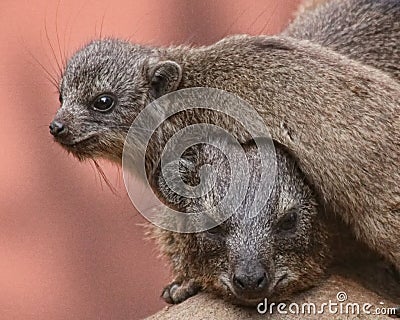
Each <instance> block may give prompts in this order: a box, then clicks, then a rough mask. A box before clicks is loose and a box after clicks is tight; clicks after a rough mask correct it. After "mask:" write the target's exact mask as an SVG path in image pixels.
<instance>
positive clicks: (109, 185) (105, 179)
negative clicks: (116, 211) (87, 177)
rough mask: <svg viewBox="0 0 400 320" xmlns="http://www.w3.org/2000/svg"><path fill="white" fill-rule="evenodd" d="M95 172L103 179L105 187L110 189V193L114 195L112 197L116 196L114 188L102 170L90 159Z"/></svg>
mask: <svg viewBox="0 0 400 320" xmlns="http://www.w3.org/2000/svg"><path fill="white" fill-rule="evenodd" d="M92 161H93V163H94V165H95V167H96V169H97V172H98V173H99V174H100V177H101V178H102V179H103V181H104V182H105V183H106V185H107V187H108V188H109V189H110V191H111V192H112V193H113V194H114V195H118V193H117V190H116V189H115V188H114V186H113V185H112V184H111V182H110V180H108V178H107V176H106V174H105V172H104V171H103V168H102V167H101V166H100V165H99V163H98V162H97V161H96V160H95V159H92Z"/></svg>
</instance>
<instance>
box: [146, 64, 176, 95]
mask: <svg viewBox="0 0 400 320" xmlns="http://www.w3.org/2000/svg"><path fill="white" fill-rule="evenodd" d="M148 78H149V82H150V86H151V89H150V90H151V95H152V96H153V97H154V98H155V99H157V98H159V97H161V96H163V95H164V94H167V93H169V92H172V91H175V90H176V89H177V88H178V86H179V83H180V82H181V79H182V68H181V66H180V65H179V64H177V63H176V62H174V61H169V60H167V61H161V62H158V63H157V64H156V65H155V66H154V67H152V68H151V69H150V70H149V74H148Z"/></svg>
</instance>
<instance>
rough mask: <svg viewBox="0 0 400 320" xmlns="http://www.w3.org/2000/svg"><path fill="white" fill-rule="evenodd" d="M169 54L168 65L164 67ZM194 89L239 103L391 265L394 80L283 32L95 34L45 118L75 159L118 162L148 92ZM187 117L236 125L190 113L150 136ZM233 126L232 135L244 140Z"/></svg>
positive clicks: (398, 194) (399, 125)
mask: <svg viewBox="0 0 400 320" xmlns="http://www.w3.org/2000/svg"><path fill="white" fill-rule="evenodd" d="M169 61H173V62H174V63H175V64H178V65H179V66H180V68H177V69H175V71H176V73H175V74H171V73H170V71H171V70H172V71H174V69H173V65H174V64H173V63H172V64H171V62H169ZM171 66H172V69H171ZM163 70H164V71H165V70H167V71H168V73H166V77H167V81H166V83H163V86H161V87H159V86H158V87H157V88H156V89H157V90H154V83H153V81H152V80H154V76H155V74H156V72H161V73H162V72H163ZM174 81H175V82H174ZM197 86H202V87H213V88H218V89H222V90H226V91H228V92H232V93H234V94H236V95H238V96H239V97H241V98H243V99H245V100H246V101H248V102H249V103H250V104H251V105H252V106H253V107H254V108H255V109H256V110H257V111H258V112H259V114H260V115H261V116H262V117H263V118H264V120H265V122H266V124H267V125H268V126H269V128H270V132H271V134H272V136H273V138H274V139H276V140H277V141H279V142H280V143H282V144H283V145H285V146H287V147H288V148H289V150H290V152H291V153H293V154H294V155H295V157H296V158H297V161H298V165H299V167H300V169H301V171H302V172H303V173H304V174H305V176H306V177H307V179H308V180H309V181H310V182H311V184H312V185H313V186H314V187H315V191H316V193H317V195H318V197H319V199H320V201H321V205H322V206H326V207H328V208H331V209H332V211H333V212H334V213H335V214H337V215H338V216H340V217H342V218H343V219H344V220H345V221H346V222H347V223H348V224H349V225H350V226H351V227H352V229H353V230H354V231H355V233H356V234H357V236H358V237H359V238H360V239H361V240H362V241H363V242H365V243H367V244H368V245H369V246H370V247H372V248H374V249H375V250H377V251H378V252H380V253H381V254H382V255H384V256H385V257H386V258H387V259H389V260H390V261H392V262H393V263H394V264H395V265H396V266H397V267H399V266H400V253H399V249H398V243H399V230H400V219H399V211H400V185H399V183H398V182H399V178H400V172H399V168H398V159H400V137H399V132H400V130H399V129H400V121H399V115H400V112H399V111H400V106H399V101H400V85H399V84H398V83H396V82H395V81H393V79H392V78H390V77H389V76H388V75H386V74H384V73H383V72H381V71H379V70H376V69H374V68H372V67H368V66H364V65H362V64H361V63H359V62H357V61H354V60H351V59H349V58H347V57H345V56H343V55H341V54H338V53H335V52H333V51H331V50H329V49H326V48H323V47H321V46H320V45H318V44H313V43H311V42H309V41H307V40H297V39H293V38H288V37H285V36H278V37H267V36H258V37H250V36H234V37H228V38H226V39H223V40H221V41H220V42H218V43H216V44H214V45H211V46H208V47H200V48H191V47H185V46H181V47H170V48H148V47H142V46H138V45H134V44H131V43H128V42H123V41H119V40H112V39H110V40H100V41H95V42H93V43H91V44H89V45H87V46H85V47H84V48H83V49H82V50H80V51H78V52H77V53H76V54H75V55H74V56H73V57H72V58H71V59H70V61H69V63H68V65H67V68H66V70H65V73H64V76H63V78H62V81H61V85H60V91H61V96H62V100H63V103H62V107H61V108H60V110H59V111H58V113H57V115H56V118H55V119H56V120H58V121H62V122H64V123H65V124H66V125H67V127H68V131H67V132H65V134H64V135H63V136H59V137H57V141H59V142H60V143H62V144H63V145H64V146H65V147H66V148H67V150H69V151H71V152H73V153H74V154H75V155H76V156H78V157H79V158H80V159H85V158H92V157H104V158H107V159H111V160H112V161H116V162H118V163H120V159H121V153H122V147H123V143H124V138H125V135H126V133H127V130H128V128H129V126H130V124H131V122H132V121H133V119H135V117H136V115H137V114H138V113H139V112H140V111H141V110H142V109H143V108H144V106H145V105H146V104H147V103H148V102H150V101H151V100H152V99H154V98H156V97H157V95H160V94H164V93H167V92H169V91H171V90H175V89H181V88H190V87H197ZM102 92H113V93H114V94H115V95H116V96H117V97H118V103H117V105H116V107H115V109H114V110H113V111H112V112H111V113H108V114H99V113H97V112H95V111H93V110H92V109H91V101H92V100H93V99H94V97H96V96H97V95H98V94H99V93H102ZM188 119H191V120H192V122H193V123H199V122H202V123H204V122H205V123H216V124H218V125H221V126H223V127H225V128H228V129H230V130H235V128H236V126H235V123H232V122H231V121H232V120H230V119H227V118H224V117H223V116H219V117H215V116H213V117H210V114H208V113H200V112H194V113H191V114H190V115H188V116H187V117H186V118H185V117H175V118H172V119H171V120H170V122H168V123H167V124H166V125H165V126H164V129H165V130H164V132H161V133H160V140H163V134H165V135H168V130H170V131H171V132H174V131H175V130H176V128H177V127H181V126H186V125H188V122H187V120H188ZM236 131H237V132H235V133H236V134H237V136H238V138H239V140H240V141H242V142H245V141H246V140H247V139H248V136H247V135H246V134H244V133H243V132H242V131H240V130H239V129H237V130H236ZM89 137H91V138H90V140H86V139H87V138H89ZM83 140H85V141H83ZM142 151H143V150H138V153H139V152H142ZM158 154H159V151H158V150H156V149H153V151H152V152H150V154H149V155H150V158H149V161H150V162H149V165H148V172H149V173H152V172H154V170H155V167H156V166H155V164H156V163H157V157H158Z"/></svg>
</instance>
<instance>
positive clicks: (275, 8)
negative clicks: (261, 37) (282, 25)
mask: <svg viewBox="0 0 400 320" xmlns="http://www.w3.org/2000/svg"><path fill="white" fill-rule="evenodd" d="M278 7H279V2H278V1H277V2H276V3H275V7H274V9H273V10H272V12H271V15H270V16H269V19H267V23H266V24H265V25H264V27H263V28H262V29H261V32H260V34H263V33H264V32H265V30H266V29H267V28H268V27H269V24H270V23H271V20H272V17H273V16H274V15H275V13H276V10H278Z"/></svg>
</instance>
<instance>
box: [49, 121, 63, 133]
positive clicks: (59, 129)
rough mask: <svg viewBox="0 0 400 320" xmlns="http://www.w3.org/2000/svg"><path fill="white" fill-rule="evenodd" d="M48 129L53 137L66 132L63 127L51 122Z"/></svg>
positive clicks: (58, 123)
mask: <svg viewBox="0 0 400 320" xmlns="http://www.w3.org/2000/svg"><path fill="white" fill-rule="evenodd" d="M49 128H50V133H51V134H52V135H53V136H55V137H56V136H59V135H61V134H63V133H65V132H66V131H67V128H66V127H65V125H64V124H63V123H61V122H58V121H52V122H51V123H50V125H49Z"/></svg>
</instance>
